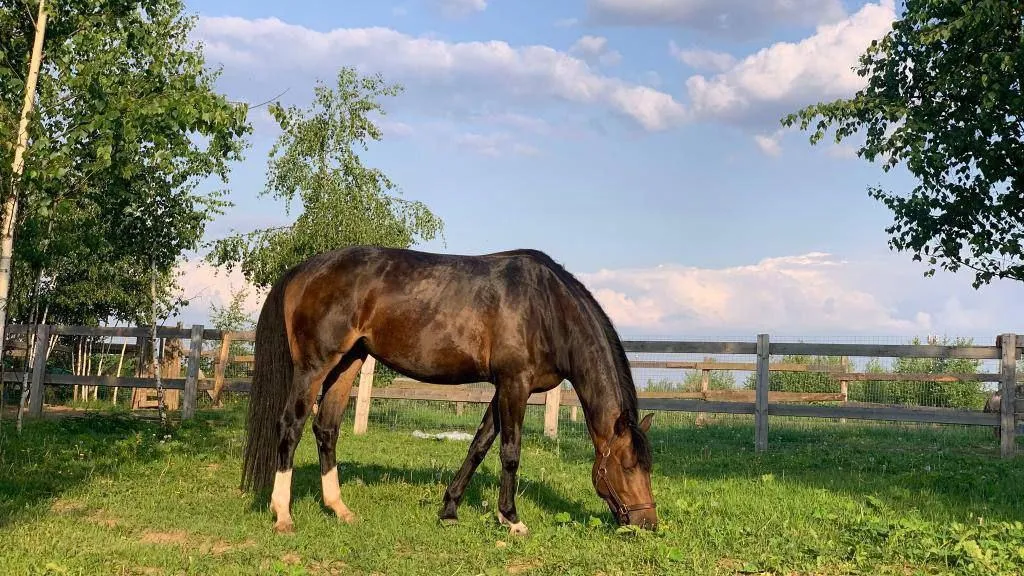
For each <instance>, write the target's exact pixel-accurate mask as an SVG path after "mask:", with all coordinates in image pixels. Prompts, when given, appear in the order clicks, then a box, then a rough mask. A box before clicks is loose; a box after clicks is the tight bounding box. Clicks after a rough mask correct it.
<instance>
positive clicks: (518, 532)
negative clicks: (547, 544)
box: [498, 510, 530, 536]
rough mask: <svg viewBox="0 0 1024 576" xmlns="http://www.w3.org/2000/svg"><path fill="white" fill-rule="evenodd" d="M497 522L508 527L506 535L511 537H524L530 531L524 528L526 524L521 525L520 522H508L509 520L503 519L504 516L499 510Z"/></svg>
mask: <svg viewBox="0 0 1024 576" xmlns="http://www.w3.org/2000/svg"><path fill="white" fill-rule="evenodd" d="M498 522H499V523H501V524H503V525H505V526H508V533H509V534H511V535H513V536H526V535H527V534H529V533H530V529H529V528H527V527H526V524H523V523H522V522H510V521H509V519H508V518H505V515H504V514H502V513H501V510H498Z"/></svg>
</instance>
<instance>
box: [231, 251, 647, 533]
mask: <svg viewBox="0 0 1024 576" xmlns="http://www.w3.org/2000/svg"><path fill="white" fill-rule="evenodd" d="M254 354H255V365H254V369H253V377H252V388H251V392H250V400H249V407H248V413H247V416H246V424H245V428H246V435H245V443H244V449H243V470H242V484H241V488H242V490H243V491H247V492H248V491H252V492H261V491H265V490H266V489H268V488H270V487H271V486H273V490H272V493H271V496H270V507H271V509H272V511H273V513H274V516H275V522H274V531H275V532H279V533H280V532H291V531H293V530H294V523H293V521H292V518H291V512H290V507H291V477H292V468H293V462H294V455H295V448H296V445H297V444H298V441H299V439H300V436H301V434H302V430H303V427H304V425H305V421H306V418H307V417H308V416H309V413H310V411H311V407H312V406H313V405H314V404H316V403H317V401H318V398H319V404H318V409H317V410H316V416H315V420H314V422H313V426H312V428H313V435H314V436H315V438H316V443H317V448H318V454H319V460H320V474H321V486H322V490H323V503H324V505H325V506H326V507H327V508H329V509H330V510H332V511H333V512H334V513H335V515H336V516H337V517H338V519H339V520H341V521H343V522H346V523H351V522H354V521H355V520H356V516H355V514H354V513H353V512H352V511H351V510H350V509H349V508H348V507H347V506H346V505H345V503H344V502H343V501H342V499H341V493H340V485H339V480H338V470H337V459H336V455H335V449H336V446H337V440H338V428H339V425H340V422H341V416H342V414H343V412H344V410H345V408H346V406H347V404H348V400H349V395H350V391H351V388H352V384H353V382H354V380H355V377H356V375H357V374H358V373H359V370H360V367H361V366H362V363H363V361H364V360H365V359H366V357H367V356H368V355H372V356H373V357H374V358H375V359H376V360H377V361H378V362H380V363H382V364H384V365H386V366H388V367H389V368H391V369H392V370H394V371H396V372H398V373H400V374H403V375H405V376H407V377H410V378H413V379H416V380H420V381H422V382H429V383H434V384H448V385H456V384H466V383H472V382H484V381H486V382H490V383H492V384H493V385H494V396H493V397H492V399H491V401H490V403H489V405H488V407H487V408H486V409H485V411H484V415H483V419H482V420H481V422H480V425H479V426H478V427H477V430H476V434H475V436H474V438H473V440H472V442H471V443H470V446H469V451H468V453H467V455H466V458H465V460H464V461H463V463H462V466H461V468H460V469H459V471H458V472H457V473H456V475H455V476H454V478H453V479H452V481H451V483H450V484H449V485H448V487H447V489H446V490H445V493H444V498H443V504H442V507H441V510H440V512H439V513H438V516H439V519H440V520H441V521H442V522H445V523H451V522H457V521H458V513H457V512H458V507H459V504H460V502H461V500H462V497H463V494H464V492H465V490H466V487H467V485H468V484H469V481H470V479H471V477H472V476H473V474H474V472H475V471H476V469H477V467H478V466H479V464H480V462H481V461H482V460H483V459H484V457H485V455H486V454H487V452H488V450H490V447H491V445H492V444H493V442H494V440H495V438H496V437H497V436H499V435H500V436H501V444H500V449H499V457H500V458H499V459H500V462H501V480H500V488H499V497H498V503H497V516H498V520H499V522H500V523H501V524H502V525H504V526H507V527H508V530H509V532H510V533H511V534H513V535H526V534H528V533H529V530H528V528H527V527H526V525H525V523H524V522H522V520H521V519H520V517H519V514H518V513H517V511H516V503H515V495H516V494H515V492H516V490H515V487H516V477H517V472H518V469H519V456H520V441H521V438H522V428H523V419H524V416H525V414H526V405H527V400H528V398H529V397H530V395H531V394H532V393H540V392H546V391H548V390H551V389H552V388H554V387H555V386H559V385H561V383H562V382H563V381H564V380H568V381H569V382H570V383H571V384H572V386H573V388H574V389H575V390H576V393H577V396H578V397H579V400H580V405H581V407H582V409H583V413H584V417H585V420H586V425H587V430H588V432H589V435H590V438H591V440H592V442H593V444H594V464H593V467H592V469H591V481H592V483H593V485H594V488H595V490H596V492H597V494H598V496H599V497H600V498H601V499H603V500H604V501H605V503H606V504H607V505H608V507H609V509H610V510H611V512H612V514H613V516H614V518H615V520H616V522H617V523H618V524H619V525H634V526H638V527H641V528H647V529H652V530H653V529H655V528H656V527H657V521H658V518H657V512H656V508H657V507H656V505H655V503H654V498H653V494H652V490H651V466H652V456H651V447H650V443H649V440H648V439H647V433H648V431H649V429H650V426H651V419H652V416H653V414H648V415H647V416H646V417H645V418H644V419H643V420H642V421H638V417H639V410H638V405H637V393H636V387H635V385H634V383H633V377H632V374H631V372H630V368H629V362H628V359H627V358H626V353H625V350H624V349H623V346H622V342H621V341H620V340H619V337H618V335H617V333H616V331H615V329H614V327H613V325H612V322H611V320H610V319H609V318H608V316H607V315H606V313H605V312H604V310H602V308H601V306H600V305H599V304H598V302H597V300H596V299H595V298H594V297H593V295H592V294H591V293H590V292H589V291H588V290H587V289H586V287H585V286H584V285H583V284H582V283H581V282H580V281H579V280H578V279H576V278H575V277H574V276H573V275H572V274H570V273H569V272H568V271H566V270H565V268H563V267H562V266H561V265H560V264H558V263H556V262H555V261H554V260H553V259H552V258H551V257H550V256H548V255H547V254H545V253H544V252H541V251H539V250H530V249H520V250H510V251H505V252H495V253H490V254H482V255H450V254H436V253H430V252H423V251H417V250H412V249H408V248H388V247H381V246H350V247H345V248H341V249H337V250H332V251H328V252H324V253H321V254H318V255H316V256H313V257H311V258H309V259H307V260H305V261H304V262H301V263H299V264H297V265H295V266H293V267H292V268H290V269H288V270H287V271H286V272H285V273H284V274H283V275H282V276H281V277H280V278H278V280H277V281H276V282H275V283H274V284H273V285H272V286H271V289H270V291H269V292H268V294H267V297H266V300H265V301H264V303H263V306H262V308H261V310H260V315H259V319H258V320H257V325H256V337H255V352H254Z"/></svg>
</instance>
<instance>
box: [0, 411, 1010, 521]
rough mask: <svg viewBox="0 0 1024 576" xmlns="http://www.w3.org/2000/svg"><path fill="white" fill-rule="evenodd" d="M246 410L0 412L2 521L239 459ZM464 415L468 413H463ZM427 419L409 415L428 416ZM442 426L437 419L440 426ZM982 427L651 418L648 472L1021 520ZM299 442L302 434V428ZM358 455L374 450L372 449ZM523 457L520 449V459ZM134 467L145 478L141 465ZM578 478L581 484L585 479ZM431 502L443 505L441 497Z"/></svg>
mask: <svg viewBox="0 0 1024 576" xmlns="http://www.w3.org/2000/svg"><path fill="white" fill-rule="evenodd" d="M244 416H245V405H244V403H240V404H239V405H238V406H235V407H232V406H228V407H227V408H226V409H223V410H204V411H200V412H199V413H198V414H197V418H196V419H194V420H192V421H189V422H187V423H185V424H183V425H181V426H176V427H175V428H174V430H173V431H172V432H171V439H170V442H169V443H166V444H165V443H161V440H162V438H161V431H160V427H159V425H158V424H157V423H156V422H153V421H150V420H143V419H139V418H136V417H131V416H126V415H123V414H89V415H86V416H84V417H76V418H59V419H44V420H40V421H30V422H26V427H25V430H24V431H23V433H22V434H21V435H18V434H17V433H15V431H14V423H13V421H12V420H11V419H4V420H3V421H2V422H0V528H2V527H5V526H8V525H10V524H12V523H14V522H17V521H19V519H21V518H29V517H32V516H35V515H37V514H40V513H43V512H45V510H46V509H47V508H48V507H49V505H50V503H51V502H52V501H53V500H54V499H56V498H60V497H62V496H65V495H67V494H69V493H73V492H74V491H75V490H76V489H78V488H79V487H80V486H81V485H83V484H85V483H87V482H90V481H92V480H94V479H96V478H97V477H103V476H111V475H115V474H118V473H122V474H124V475H125V476H130V475H131V474H133V472H135V471H137V470H139V469H140V468H141V467H143V466H145V465H147V464H149V463H152V462H153V461H157V460H160V459H163V458H166V457H167V456H168V455H169V454H172V453H173V452H174V451H187V452H188V453H191V454H208V455H211V456H213V457H216V458H238V457H239V454H240V439H241V436H242V428H243V421H244ZM465 419H466V420H467V421H470V419H476V418H475V415H472V416H471V415H469V414H467V415H466V417H465ZM428 420H429V419H427V418H424V419H423V422H417V424H419V423H422V424H427V423H428ZM435 422H436V421H435ZM448 424H449V423H448V422H446V419H445V418H441V419H440V422H439V424H438V425H441V426H447V425H448ZM574 426H576V428H575V429H574V428H573V426H565V428H564V429H563V430H564V432H563V434H562V438H561V439H560V440H559V441H558V455H559V458H560V459H561V460H562V461H564V462H567V463H572V464H574V465H577V466H580V468H579V474H580V475H581V479H585V477H586V476H587V474H588V468H589V465H590V463H591V462H592V461H593V454H594V452H593V445H592V444H591V441H590V439H589V437H587V436H586V433H585V432H583V431H581V430H580V429H579V428H580V427H581V426H582V422H580V423H577V424H575V425H574ZM984 432H987V431H972V432H967V433H965V432H961V431H958V430H955V429H954V430H938V429H930V428H923V427H920V428H911V427H899V426H889V427H885V426H862V425H839V424H838V423H834V424H833V423H830V424H827V425H813V426H811V425H808V426H801V425H793V424H784V425H775V424H773V425H772V428H770V431H769V449H768V452H767V453H764V454H756V453H755V452H754V451H753V427H752V425H750V424H738V423H711V424H709V425H707V426H704V427H695V426H693V425H692V424H680V423H676V424H665V423H660V425H659V422H658V420H657V419H656V420H655V425H654V426H653V427H652V429H651V434H650V437H651V442H652V446H653V449H654V462H655V476H656V482H658V483H662V484H664V483H672V482H677V481H680V480H683V479H687V480H695V481H698V482H700V481H707V482H713V481H718V480H723V479H749V480H751V481H756V480H758V479H760V478H761V477H762V476H764V475H767V474H770V475H772V476H774V477H775V478H776V479H777V480H778V481H780V482H789V483H793V484H799V485H801V486H806V487H810V488H815V489H821V490H827V491H830V492H835V493H845V494H847V495H849V496H850V497H853V498H858V499H864V498H866V497H867V496H874V497H876V498H880V499H882V500H883V501H885V502H886V503H887V504H888V505H889V506H892V507H893V508H895V509H897V510H912V509H917V510H919V511H920V512H922V513H924V514H927V515H935V516H939V517H947V518H964V517H966V516H969V515H972V514H976V515H978V516H983V517H985V518H987V519H988V518H991V519H993V520H1000V519H1001V520H1021V519H1024V498H1020V497H1019V490H1020V487H1021V486H1024V466H1022V465H1021V463H1022V459H1021V458H1020V457H1018V458H1016V459H1014V460H1001V459H999V458H998V454H997V449H996V446H995V443H994V442H993V441H992V440H991V436H989V435H986V434H985V433H984ZM306 435H308V430H307V431H306V432H305V433H304V437H305V436H306ZM305 441H307V442H308V441H310V439H309V438H308V437H305ZM525 443H526V444H533V445H538V444H539V445H542V446H545V447H547V448H548V449H551V448H552V444H553V443H552V441H550V440H543V439H541V435H540V433H539V432H536V433H531V434H529V435H528V436H527V437H526V438H525ZM496 447H497V444H495V447H492V449H491V451H492V452H494V451H495V450H496ZM380 449H382V450H384V449H386V446H385V445H381V446H380ZM463 456H464V453H463V454H460V456H459V457H458V458H456V459H454V460H453V461H452V462H451V463H450V464H446V465H445V466H441V467H436V466H433V467H430V466H427V467H423V466H419V467H417V466H413V467H395V466H385V465H378V464H373V463H366V462H358V461H355V462H353V461H351V460H349V459H344V458H343V459H342V462H341V473H342V476H343V481H345V482H349V481H351V480H352V479H353V478H358V479H360V480H362V482H364V483H366V484H369V485H373V484H375V483H383V482H387V481H388V479H390V478H402V479H403V480H404V481H406V482H410V483H413V484H417V485H424V486H432V485H437V484H446V483H447V482H448V481H449V480H450V479H451V477H452V475H453V474H454V473H455V472H456V471H457V469H458V467H459V465H461V462H462V457H463ZM367 459H370V460H372V456H370V457H368V458H367ZM527 459H528V456H525V455H524V464H525V463H526V462H527ZM138 477H139V478H140V481H144V480H141V479H144V478H145V476H144V475H141V474H140V475H139V476H138ZM319 478H320V474H319V467H318V466H317V465H316V464H309V465H302V466H300V467H299V469H297V470H296V473H295V476H294V477H293V482H294V484H293V489H292V493H293V497H294V498H300V497H313V498H315V499H316V500H320V498H321V496H320V480H319ZM498 484H499V478H498V477H497V476H496V475H495V474H494V473H492V472H490V471H489V470H488V469H486V468H481V469H480V470H478V472H477V473H476V474H475V475H474V477H473V479H472V480H471V481H470V484H469V486H468V488H467V493H466V496H465V499H464V502H470V501H479V500H480V499H483V498H484V494H483V491H484V490H485V489H487V490H493V489H494V487H496V486H497V485H498ZM583 485H586V486H588V487H589V482H584V483H583ZM521 490H522V487H521ZM266 496H267V495H264V494H257V495H253V497H252V499H251V502H252V505H253V507H254V508H260V507H264V506H265V505H266V502H267V499H266ZM577 496H578V498H577ZM593 497H596V496H594V495H593V494H592V493H589V492H588V493H579V494H578V495H577V494H563V493H562V491H557V490H553V489H552V488H551V487H550V486H549V485H547V484H546V483H544V482H530V483H529V486H528V488H527V489H526V490H525V494H522V495H520V496H519V497H518V498H520V499H523V498H525V499H530V500H532V501H533V502H535V503H536V504H537V505H538V506H540V507H541V508H544V509H545V510H548V511H551V512H554V513H559V512H568V513H569V514H572V515H575V514H576V513H577V512H578V511H579V509H580V507H581V506H582V502H585V501H587V500H589V499H590V498H593ZM659 504H660V503H659ZM666 504H667V505H670V504H671V503H666ZM432 505H435V506H436V507H437V508H438V509H440V507H441V500H440V497H438V499H437V502H436V503H434V504H432ZM325 513H326V512H325ZM608 517H609V518H610V515H609V516H608Z"/></svg>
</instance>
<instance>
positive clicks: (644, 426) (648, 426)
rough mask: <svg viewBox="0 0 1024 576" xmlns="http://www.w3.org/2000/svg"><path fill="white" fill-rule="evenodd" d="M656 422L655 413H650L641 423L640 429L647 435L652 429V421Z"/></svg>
mask: <svg viewBox="0 0 1024 576" xmlns="http://www.w3.org/2000/svg"><path fill="white" fill-rule="evenodd" d="M652 420H654V412H649V413H648V414H647V416H644V419H643V420H641V421H640V429H641V430H643V431H644V434H647V431H648V430H650V429H651V421H652Z"/></svg>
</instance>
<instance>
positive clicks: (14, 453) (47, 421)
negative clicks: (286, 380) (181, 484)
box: [0, 411, 244, 528]
mask: <svg viewBox="0 0 1024 576" xmlns="http://www.w3.org/2000/svg"><path fill="white" fill-rule="evenodd" d="M243 414H244V412H243ZM240 426H241V419H240V418H239V414H237V413H233V412H230V411H223V412H207V413H201V414H200V415H199V417H197V418H196V419H194V420H191V421H189V422H186V423H184V424H179V423H176V422H172V424H171V429H170V430H169V431H168V432H164V431H163V429H162V428H161V426H160V425H159V422H157V421H154V420H151V419H148V418H139V417H137V416H131V415H129V414H127V413H124V412H106V413H104V412H88V413H82V414H74V415H68V414H62V415H60V416H58V417H54V416H53V415H51V416H50V417H46V418H43V419H40V420H27V421H26V422H25V424H24V427H23V429H22V432H21V434H18V433H17V431H16V430H15V423H14V421H13V419H10V418H5V419H4V420H3V421H2V422H0V528H3V527H6V526H8V525H10V524H13V523H15V522H17V521H19V520H20V519H22V518H25V517H31V516H34V515H36V514H40V513H43V512H45V510H46V509H47V508H48V507H49V504H50V501H52V500H54V499H57V498H60V497H62V496H65V495H67V494H68V493H72V492H74V491H75V490H76V489H77V488H78V487H79V486H81V485H84V484H86V483H88V482H90V481H92V480H94V479H96V478H97V477H105V476H110V475H114V474H117V473H119V472H121V473H126V474H130V473H131V472H132V471H133V470H135V469H138V468H139V467H141V466H145V465H146V464H148V463H151V462H153V461H156V460H160V459H163V458H165V457H167V456H168V455H169V454H170V453H171V452H172V451H174V450H181V449H187V450H189V451H190V452H193V453H194V452H207V453H215V452H221V453H222V452H224V451H225V450H226V449H227V448H228V446H229V443H230V439H231V437H232V435H237V432H238V430H239V429H240ZM168 441H169V442H170V443H169V444H168Z"/></svg>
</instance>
